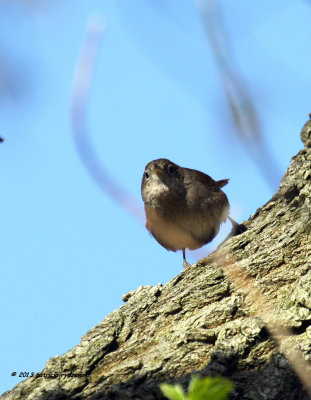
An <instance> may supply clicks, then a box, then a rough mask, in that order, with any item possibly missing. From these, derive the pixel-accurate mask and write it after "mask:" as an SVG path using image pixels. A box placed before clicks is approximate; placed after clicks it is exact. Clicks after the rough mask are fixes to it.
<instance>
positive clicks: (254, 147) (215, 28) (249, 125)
mask: <svg viewBox="0 0 311 400" xmlns="http://www.w3.org/2000/svg"><path fill="white" fill-rule="evenodd" d="M218 3H219V2H218V0H196V4H197V7H198V9H199V12H200V14H201V17H202V21H203V24H204V27H205V31H206V35H207V38H208V40H209V42H210V45H211V48H212V51H213V54H214V57H215V60H216V64H217V68H218V71H219V74H220V78H221V82H222V86H223V90H224V93H225V96H226V99H227V104H228V107H229V110H230V113H231V116H232V119H233V122H234V126H235V131H236V133H237V135H238V137H239V139H240V140H241V142H242V143H243V145H244V146H245V147H246V149H247V151H248V152H249V154H250V156H251V158H252V159H253V161H254V162H255V164H256V165H257V167H258V168H259V170H260V171H261V173H262V174H263V176H264V177H265V179H266V180H267V182H269V184H270V185H271V187H272V188H273V189H275V187H276V186H277V185H278V184H279V181H280V177H281V173H280V169H279V167H278V165H277V162H276V160H275V158H274V156H273V154H272V153H271V151H270V149H269V148H268V146H267V144H266V143H265V140H264V137H263V134H262V130H261V127H260V121H259V117H258V115H257V112H256V108H255V106H254V104H253V101H252V98H251V95H250V94H249V91H248V88H247V85H246V84H245V82H244V81H243V79H242V76H241V74H240V73H239V72H238V70H237V67H236V66H235V65H234V62H233V57H232V55H231V52H230V48H229V38H228V36H227V35H226V31H225V26H224V22H223V20H222V18H221V13H220V8H219V4H218Z"/></svg>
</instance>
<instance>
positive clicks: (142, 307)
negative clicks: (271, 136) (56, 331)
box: [1, 121, 311, 400]
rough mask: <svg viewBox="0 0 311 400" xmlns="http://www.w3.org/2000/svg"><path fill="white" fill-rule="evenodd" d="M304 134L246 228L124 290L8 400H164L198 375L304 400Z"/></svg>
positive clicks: (309, 212)
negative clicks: (171, 387)
mask: <svg viewBox="0 0 311 400" xmlns="http://www.w3.org/2000/svg"><path fill="white" fill-rule="evenodd" d="M301 138H302V141H303V142H304V145H305V146H304V149H303V150H301V151H300V152H299V153H298V154H297V155H296V156H295V157H293V159H292V162H291V164H290V166H289V168H288V170H287V172H286V174H285V176H284V177H283V179H282V181H281V184H280V187H279V189H278V191H277V192H276V194H275V195H274V196H273V197H272V199H271V200H270V201H269V202H268V203H267V204H265V205H264V206H263V207H262V208H260V209H258V210H257V211H256V213H255V214H254V215H253V216H251V218H250V219H249V220H248V221H246V222H244V225H245V226H246V227H247V231H246V232H244V233H242V234H241V235H239V236H235V237H232V238H230V239H228V240H227V241H225V242H224V243H223V244H222V245H221V246H220V247H219V248H218V249H217V250H216V251H215V252H214V253H212V254H211V255H210V256H209V257H207V258H204V259H202V260H200V261H198V262H197V263H196V264H194V265H193V266H192V267H190V268H187V269H186V270H184V271H182V272H181V273H180V274H179V275H178V276H176V277H175V278H174V279H172V280H171V281H170V282H169V283H167V284H165V285H163V286H162V285H157V286H154V287H153V286H147V287H140V288H138V289H137V290H136V291H133V292H130V293H128V294H127V295H125V296H124V301H125V304H124V305H123V306H122V307H120V308H119V309H118V310H115V311H114V312H112V313H111V314H110V315H108V316H107V317H106V318H105V319H104V320H103V321H102V322H101V323H100V324H99V325H97V326H96V327H95V328H93V329H91V330H90V331H89V332H88V333H87V334H86V335H84V336H83V337H82V340H81V342H80V344H78V345H77V346H76V347H74V348H73V349H72V350H70V351H68V352H67V353H66V354H64V355H63V356H56V357H55V358H51V359H50V360H48V362H47V364H46V367H45V369H44V370H43V371H42V374H43V375H42V376H40V375H39V374H38V375H36V376H34V377H31V378H28V379H26V380H25V381H23V382H21V383H20V384H18V385H17V386H16V387H15V388H14V389H12V390H11V391H9V392H6V393H4V394H3V395H2V396H1V399H5V400H9V399H12V400H13V399H14V400H18V399H23V400H24V399H31V400H39V399H40V400H47V399H48V400H51V399H54V400H61V399H62V400H64V399H77V400H78V399H79V400H96V399H98V400H99V399H104V400H119V399H120V400H121V399H122V400H124V399H136V400H139V399H141V400H155V399H163V398H164V397H163V396H162V394H161V392H160V390H159V383H161V382H171V383H173V382H181V383H182V384H183V385H184V386H185V387H186V386H187V384H188V382H189V380H190V378H191V375H192V374H193V373H196V374H197V375H200V376H206V375H213V376H216V375H222V376H226V377H229V378H230V379H232V380H233V381H234V383H235V389H234V392H233V393H232V395H231V398H232V399H239V400H246V399H247V400H249V399H254V400H258V399H269V400H274V399H275V400H276V399H278V400H279V399H283V400H287V399H299V400H303V399H307V398H308V395H307V393H306V391H305V388H304V387H303V385H302V384H301V382H300V380H299V379H298V377H297V375H296V374H295V372H294V370H295V369H297V368H296V367H297V366H296V367H295V365H294V364H295V363H294V364H293V363H291V362H290V361H289V359H291V358H290V352H288V348H292V349H293V351H294V349H295V348H299V349H300V350H301V352H300V354H301V355H300V356H298V358H297V357H296V362H297V363H298V369H299V365H300V366H301V365H303V366H304V365H305V364H303V363H304V362H305V360H307V361H308V360H310V359H311V271H310V269H311V245H310V239H311V121H308V122H307V123H306V124H305V126H304V128H303V130H302V132H301ZM284 327H285V328H290V329H291V330H290V331H288V330H284V329H283V328H284ZM286 349H287V350H286ZM299 357H300V358H299ZM300 369H302V370H304V372H305V374H306V379H308V374H310V371H309V369H310V368H309V367H306V368H300ZM70 374H77V375H78V376H76V377H75V376H70ZM310 376H311V375H309V377H310ZM310 382H311V378H310Z"/></svg>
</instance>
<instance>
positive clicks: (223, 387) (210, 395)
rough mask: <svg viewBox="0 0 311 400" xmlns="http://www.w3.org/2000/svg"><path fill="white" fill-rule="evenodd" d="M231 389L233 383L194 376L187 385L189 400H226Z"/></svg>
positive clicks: (220, 379)
mask: <svg viewBox="0 0 311 400" xmlns="http://www.w3.org/2000/svg"><path fill="white" fill-rule="evenodd" d="M232 389H233V383H232V382H231V381H229V380H228V379H225V378H221V377H219V378H211V377H206V378H202V379H200V378H198V377H197V376H194V377H193V378H192V379H191V382H190V384H189V392H188V399H189V400H226V399H227V398H228V395H229V393H230V392H231V391H232Z"/></svg>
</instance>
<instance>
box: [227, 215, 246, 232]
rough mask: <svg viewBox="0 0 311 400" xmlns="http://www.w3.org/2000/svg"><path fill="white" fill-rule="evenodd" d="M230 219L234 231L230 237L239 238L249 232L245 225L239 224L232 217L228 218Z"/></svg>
mask: <svg viewBox="0 0 311 400" xmlns="http://www.w3.org/2000/svg"><path fill="white" fill-rule="evenodd" d="M228 219H229V220H230V222H231V224H232V230H231V232H230V234H229V237H232V236H237V235H240V234H241V233H243V232H245V231H246V230H247V228H246V226H245V225H243V224H238V223H237V222H236V221H235V220H234V219H232V218H231V217H228Z"/></svg>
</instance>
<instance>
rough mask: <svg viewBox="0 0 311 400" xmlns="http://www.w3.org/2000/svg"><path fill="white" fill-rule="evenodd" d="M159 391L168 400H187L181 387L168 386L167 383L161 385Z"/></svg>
mask: <svg viewBox="0 0 311 400" xmlns="http://www.w3.org/2000/svg"><path fill="white" fill-rule="evenodd" d="M160 389H161V390H162V393H163V394H164V396H165V397H167V398H168V399H170V400H187V397H186V395H185V392H184V391H183V388H182V387H181V385H169V384H168V383H162V384H161V385H160Z"/></svg>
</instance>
